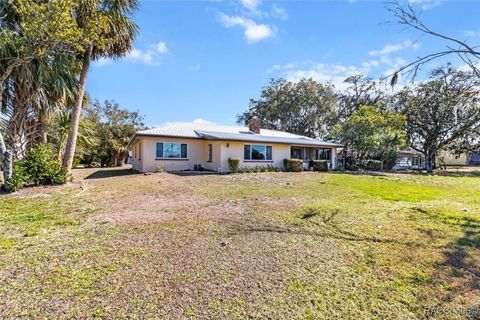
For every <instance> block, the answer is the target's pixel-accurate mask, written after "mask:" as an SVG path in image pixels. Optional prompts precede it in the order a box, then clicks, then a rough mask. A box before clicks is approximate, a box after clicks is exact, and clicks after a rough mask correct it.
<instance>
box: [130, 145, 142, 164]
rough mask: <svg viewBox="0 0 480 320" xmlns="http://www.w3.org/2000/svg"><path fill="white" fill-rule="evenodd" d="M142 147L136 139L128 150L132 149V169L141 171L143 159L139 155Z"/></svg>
mask: <svg viewBox="0 0 480 320" xmlns="http://www.w3.org/2000/svg"><path fill="white" fill-rule="evenodd" d="M141 149H142V141H141V140H137V141H136V142H135V143H134V144H132V146H131V147H130V150H131V151H132V169H133V170H137V171H140V172H143V159H142V156H141V151H142V150H141Z"/></svg>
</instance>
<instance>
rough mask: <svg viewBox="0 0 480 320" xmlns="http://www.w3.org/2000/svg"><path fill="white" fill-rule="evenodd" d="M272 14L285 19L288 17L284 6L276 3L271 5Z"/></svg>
mask: <svg viewBox="0 0 480 320" xmlns="http://www.w3.org/2000/svg"><path fill="white" fill-rule="evenodd" d="M272 16H274V17H277V18H280V19H282V20H286V19H287V18H288V13H287V10H285V8H282V7H279V6H277V5H276V4H273V5H272Z"/></svg>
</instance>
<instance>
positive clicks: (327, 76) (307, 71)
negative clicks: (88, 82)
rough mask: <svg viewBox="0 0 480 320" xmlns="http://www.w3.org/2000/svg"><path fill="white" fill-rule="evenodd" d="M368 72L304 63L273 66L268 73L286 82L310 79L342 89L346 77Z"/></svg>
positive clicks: (339, 66)
mask: <svg viewBox="0 0 480 320" xmlns="http://www.w3.org/2000/svg"><path fill="white" fill-rule="evenodd" d="M369 70H370V69H369V68H366V67H363V66H361V67H356V66H344V65H339V64H327V63H316V62H313V61H304V62H292V63H287V64H284V65H274V66H272V67H271V68H270V69H269V70H268V72H269V73H278V74H279V75H280V76H282V77H284V78H285V79H287V80H288V81H293V82H298V81H300V80H301V79H309V78H312V79H314V80H316V81H318V82H322V83H331V84H333V85H335V87H336V88H338V89H344V88H346V87H347V85H346V84H345V83H344V80H345V79H346V78H347V77H350V76H353V75H357V74H367V73H368V71H369Z"/></svg>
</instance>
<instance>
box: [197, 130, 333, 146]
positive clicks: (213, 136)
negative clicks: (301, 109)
mask: <svg viewBox="0 0 480 320" xmlns="http://www.w3.org/2000/svg"><path fill="white" fill-rule="evenodd" d="M199 133H200V134H202V135H203V136H204V137H205V138H206V139H207V140H228V141H248V142H267V143H268V142H269V143H286V144H293V145H302V146H303V145H309V146H310V145H311V146H326V147H327V146H328V147H340V146H341V145H340V144H337V143H332V142H326V141H322V140H317V139H312V138H308V137H302V136H299V137H298V138H287V137H272V136H264V135H261V134H241V133H228V132H207V131H199Z"/></svg>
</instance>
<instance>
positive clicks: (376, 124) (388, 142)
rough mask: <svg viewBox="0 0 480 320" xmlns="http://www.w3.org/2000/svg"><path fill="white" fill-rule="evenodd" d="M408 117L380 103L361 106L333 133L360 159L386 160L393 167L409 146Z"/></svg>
mask: <svg viewBox="0 0 480 320" xmlns="http://www.w3.org/2000/svg"><path fill="white" fill-rule="evenodd" d="M404 129H405V117H404V116H403V115H401V114H398V113H396V112H394V111H384V110H381V108H379V107H378V106H360V107H359V108H357V110H355V111H354V112H353V113H352V114H351V115H350V117H349V118H348V119H347V121H345V122H344V123H341V124H338V125H336V126H335V127H334V128H333V131H332V133H333V136H334V137H335V138H336V139H338V140H339V141H341V142H342V143H343V145H344V154H345V155H347V154H351V155H352V156H353V158H354V159H356V160H357V161H360V162H362V161H364V160H366V159H378V160H382V161H383V163H384V165H385V167H387V168H388V167H392V166H393V165H394V164H395V159H396V157H397V155H398V151H399V150H400V148H402V147H403V146H405V142H406V137H405V130H404Z"/></svg>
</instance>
